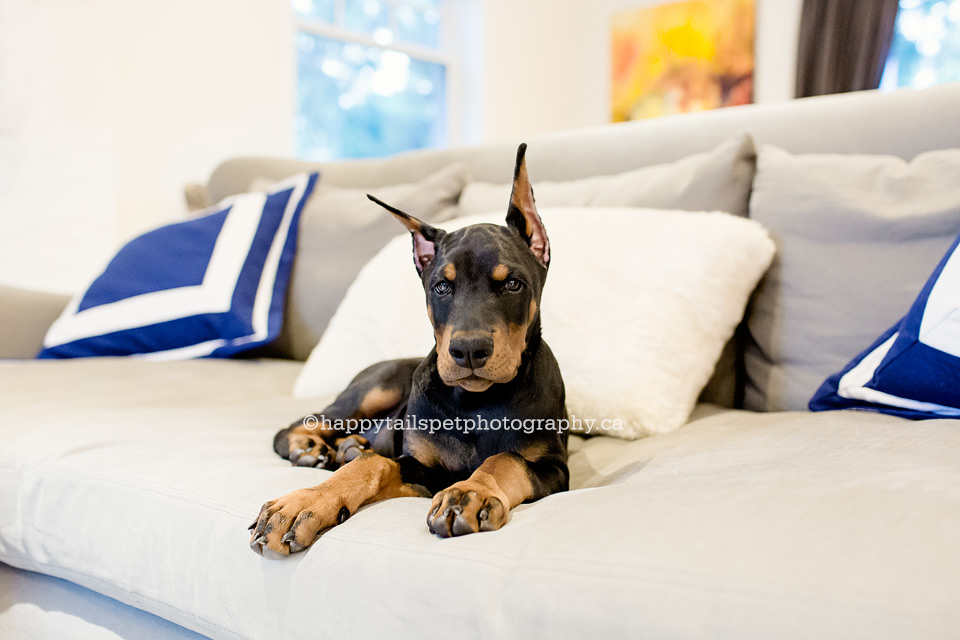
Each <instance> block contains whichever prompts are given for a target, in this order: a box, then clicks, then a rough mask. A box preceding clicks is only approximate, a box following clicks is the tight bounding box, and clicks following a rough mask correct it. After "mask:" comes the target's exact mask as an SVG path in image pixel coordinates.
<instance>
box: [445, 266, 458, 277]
mask: <svg viewBox="0 0 960 640" xmlns="http://www.w3.org/2000/svg"><path fill="white" fill-rule="evenodd" d="M443 277H444V278H446V279H447V280H456V279H457V267H456V265H454V264H453V263H452V262H451V263H449V264H448V265H447V266H445V267H444V268H443Z"/></svg>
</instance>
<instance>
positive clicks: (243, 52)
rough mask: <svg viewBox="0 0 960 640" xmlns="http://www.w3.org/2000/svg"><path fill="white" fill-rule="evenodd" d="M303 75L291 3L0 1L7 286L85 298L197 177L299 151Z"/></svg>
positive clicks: (1, 241)
mask: <svg viewBox="0 0 960 640" xmlns="http://www.w3.org/2000/svg"><path fill="white" fill-rule="evenodd" d="M241 7H242V10H238V9H240V8H241ZM294 74H295V59H294V48H293V17H292V13H291V12H290V10H289V4H288V3H286V2H284V1H283V0H246V1H244V2H243V3H238V2H233V1H231V0H204V1H203V2H194V1H191V0H163V2H149V3H148V2H140V1H130V0H29V1H28V0H0V282H4V283H7V284H14V285H19V286H25V287H36V288H41V289H52V290H59V291H74V290H76V289H77V288H78V287H79V286H80V284H81V283H83V282H84V281H85V280H86V279H88V278H89V277H90V275H91V274H93V273H95V272H96V270H97V269H98V268H99V267H100V266H101V265H102V263H103V261H105V260H106V259H108V258H109V256H110V255H111V253H112V252H113V251H114V250H115V248H116V247H117V245H118V244H119V243H120V242H121V241H123V240H125V239H127V238H129V237H131V236H133V235H135V234H137V233H139V232H141V231H143V230H145V229H147V228H150V227H153V226H156V225H158V224H162V223H164V222H168V221H171V220H175V219H180V218H182V217H183V216H184V215H185V214H186V210H185V205H184V202H183V185H184V183H185V182H188V181H203V180H205V179H206V178H207V177H208V176H209V173H210V171H211V170H212V169H213V167H214V166H216V164H217V163H218V162H219V161H220V160H222V159H223V158H225V157H228V156H231V155H240V154H273V155H289V154H290V152H291V150H292V148H293V144H292V143H293V140H292V138H293V124H292V115H291V114H292V113H293V111H294V99H295V94H294V90H295V87H294V77H295V76H294Z"/></svg>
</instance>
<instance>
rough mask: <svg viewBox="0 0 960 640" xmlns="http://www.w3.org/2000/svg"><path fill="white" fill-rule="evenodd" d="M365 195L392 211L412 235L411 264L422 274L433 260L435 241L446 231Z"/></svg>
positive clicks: (435, 253)
mask: <svg viewBox="0 0 960 640" xmlns="http://www.w3.org/2000/svg"><path fill="white" fill-rule="evenodd" d="M367 197H368V198H370V199H371V200H372V201H374V202H376V203H377V204H378V205H380V206H381V207H383V208H384V209H386V210H387V211H389V212H390V213H392V214H393V217H394V218H396V219H397V220H399V221H400V224H402V225H403V226H404V227H406V228H407V231H409V232H410V235H411V236H413V264H414V265H415V266H416V267H417V273H419V274H421V275H422V274H423V270H424V269H426V268H427V265H429V264H430V263H431V262H433V258H434V257H435V256H436V255H437V242H439V241H440V238H442V237H443V236H444V235H445V234H446V232H445V231H444V230H443V229H436V228H434V227H431V226H430V225H428V224H427V223H426V222H422V221H420V220H417V219H416V218H414V217H413V216H411V215H410V214H407V213H404V212H403V211H400V209H397V208H396V207H391V206H390V205H388V204H386V203H385V202H382V201H380V200H378V199H377V198H375V197H373V196H372V195H370V194H369V193H368V194H367Z"/></svg>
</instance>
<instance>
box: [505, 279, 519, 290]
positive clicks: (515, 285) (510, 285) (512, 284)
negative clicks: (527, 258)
mask: <svg viewBox="0 0 960 640" xmlns="http://www.w3.org/2000/svg"><path fill="white" fill-rule="evenodd" d="M503 288H504V289H506V290H507V291H520V289H523V283H522V282H520V281H519V280H517V279H516V278H510V279H509V280H507V281H506V282H504V283H503Z"/></svg>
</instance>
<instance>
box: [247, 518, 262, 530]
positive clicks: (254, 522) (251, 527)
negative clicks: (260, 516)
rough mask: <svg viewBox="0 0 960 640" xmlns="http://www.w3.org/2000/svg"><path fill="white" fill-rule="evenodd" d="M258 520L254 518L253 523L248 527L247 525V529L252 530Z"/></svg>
mask: <svg viewBox="0 0 960 640" xmlns="http://www.w3.org/2000/svg"><path fill="white" fill-rule="evenodd" d="M258 522H260V521H259V520H254V521H253V524H251V525H250V526H249V527H247V531H253V530H254V529H256V528H257V523H258Z"/></svg>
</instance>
